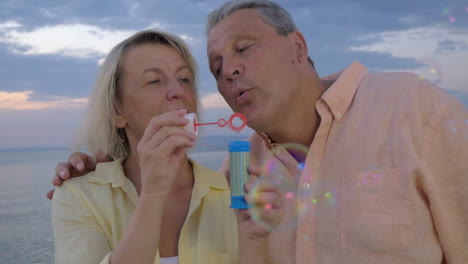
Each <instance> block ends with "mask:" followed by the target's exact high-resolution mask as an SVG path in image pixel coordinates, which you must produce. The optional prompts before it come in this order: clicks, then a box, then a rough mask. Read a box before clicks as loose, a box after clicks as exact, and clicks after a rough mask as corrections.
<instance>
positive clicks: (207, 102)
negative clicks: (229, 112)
mask: <svg viewBox="0 0 468 264" xmlns="http://www.w3.org/2000/svg"><path fill="white" fill-rule="evenodd" d="M201 105H202V107H203V108H229V105H228V104H227V103H226V101H224V98H223V97H222V96H221V95H220V94H219V93H212V94H209V95H207V96H204V97H203V98H202V99H201Z"/></svg>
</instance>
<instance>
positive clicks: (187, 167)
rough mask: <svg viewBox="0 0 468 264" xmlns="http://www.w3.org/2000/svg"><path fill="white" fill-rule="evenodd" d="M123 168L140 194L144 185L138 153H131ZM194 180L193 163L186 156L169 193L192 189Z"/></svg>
mask: <svg viewBox="0 0 468 264" xmlns="http://www.w3.org/2000/svg"><path fill="white" fill-rule="evenodd" d="M123 169H124V173H125V176H126V177H127V178H128V179H129V180H130V181H131V182H132V183H133V185H134V186H135V189H136V191H137V193H138V195H139V194H140V191H141V187H142V186H141V173H140V164H139V161H138V157H137V155H132V154H130V155H129V156H128V158H127V160H125V161H124V163H123ZM194 181H195V179H194V174H193V167H192V164H191V162H190V161H189V159H188V157H187V156H185V157H184V159H183V161H182V163H181V166H180V169H179V172H178V174H177V177H176V179H175V180H174V183H173V184H172V188H171V191H170V192H169V194H171V193H173V192H177V191H180V190H182V189H192V188H193V184H194Z"/></svg>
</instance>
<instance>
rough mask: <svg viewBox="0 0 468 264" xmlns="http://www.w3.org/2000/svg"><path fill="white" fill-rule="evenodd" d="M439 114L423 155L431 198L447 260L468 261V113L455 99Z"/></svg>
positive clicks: (431, 128)
mask: <svg viewBox="0 0 468 264" xmlns="http://www.w3.org/2000/svg"><path fill="white" fill-rule="evenodd" d="M439 113H440V114H436V115H435V118H433V119H432V120H433V122H432V124H431V127H429V129H428V131H427V135H428V136H427V137H426V138H427V141H426V146H425V147H426V151H425V152H424V156H423V162H424V166H425V168H426V170H425V174H426V176H427V177H425V178H426V179H425V185H426V188H427V197H428V200H429V206H430V210H431V214H432V217H433V221H434V225H435V228H436V232H437V235H438V237H439V240H440V244H441V247H442V250H443V254H444V258H445V259H446V261H447V263H449V264H450V263H457V264H458V263H468V113H467V112H466V110H465V109H464V107H463V105H462V104H461V103H459V102H457V101H456V100H454V99H453V100H449V103H448V104H445V105H444V106H443V107H442V108H441V109H440V112H439Z"/></svg>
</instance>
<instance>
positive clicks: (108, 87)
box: [76, 30, 198, 160]
mask: <svg viewBox="0 0 468 264" xmlns="http://www.w3.org/2000/svg"><path fill="white" fill-rule="evenodd" d="M142 44H163V45H167V46H169V47H171V48H174V49H175V50H176V51H177V52H178V53H179V54H180V55H181V57H182V59H183V60H184V61H185V63H187V66H188V67H189V69H190V70H191V71H192V74H193V76H194V89H195V94H196V96H197V103H198V93H197V87H196V83H197V82H196V76H197V66H196V62H195V59H194V58H193V56H192V54H191V52H190V50H189V48H188V46H187V44H186V43H185V42H184V41H183V40H182V39H181V38H179V37H177V36H175V35H172V34H169V33H166V32H161V31H156V30H145V31H141V32H138V33H136V34H135V35H133V36H131V37H129V38H128V39H126V40H124V41H122V42H120V43H119V44H117V45H116V46H115V47H114V48H113V49H112V50H111V51H110V52H109V54H108V55H107V57H106V59H105V61H104V63H103V64H102V66H101V69H100V72H99V75H98V77H97V81H96V84H95V86H94V89H93V91H92V93H91V95H90V98H89V102H88V109H87V115H86V118H85V121H84V123H83V125H82V127H81V129H80V132H79V135H78V140H77V142H76V147H77V148H78V149H80V148H83V147H85V148H86V149H87V150H88V151H89V152H91V153H96V152H97V151H98V150H102V151H104V153H105V154H107V155H108V156H110V157H111V158H113V159H114V160H125V159H126V158H127V157H128V155H129V153H130V146H129V143H128V139H127V136H126V133H125V130H124V129H119V128H117V127H116V126H115V119H116V114H117V111H118V110H117V109H118V106H119V102H120V101H119V100H120V99H121V98H120V96H121V95H120V91H119V87H118V83H119V78H120V76H121V74H122V73H121V67H122V65H120V61H121V59H122V57H123V56H124V55H125V52H126V51H128V50H129V49H131V48H132V47H135V46H139V45H142Z"/></svg>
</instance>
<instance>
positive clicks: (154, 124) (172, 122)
mask: <svg viewBox="0 0 468 264" xmlns="http://www.w3.org/2000/svg"><path fill="white" fill-rule="evenodd" d="M186 113H187V110H185V109H181V110H176V111H170V112H166V113H164V114H161V115H158V116H155V117H153V118H152V119H151V120H150V122H149V123H148V126H147V127H146V129H145V132H144V133H143V137H142V138H141V140H140V142H141V143H143V144H145V143H146V142H148V141H150V140H151V138H153V135H154V134H156V133H157V132H158V131H159V130H160V129H161V128H163V127H168V126H173V127H184V126H185V125H186V124H188V122H189V121H188V120H187V119H185V118H184V115H185V114H186Z"/></svg>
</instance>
